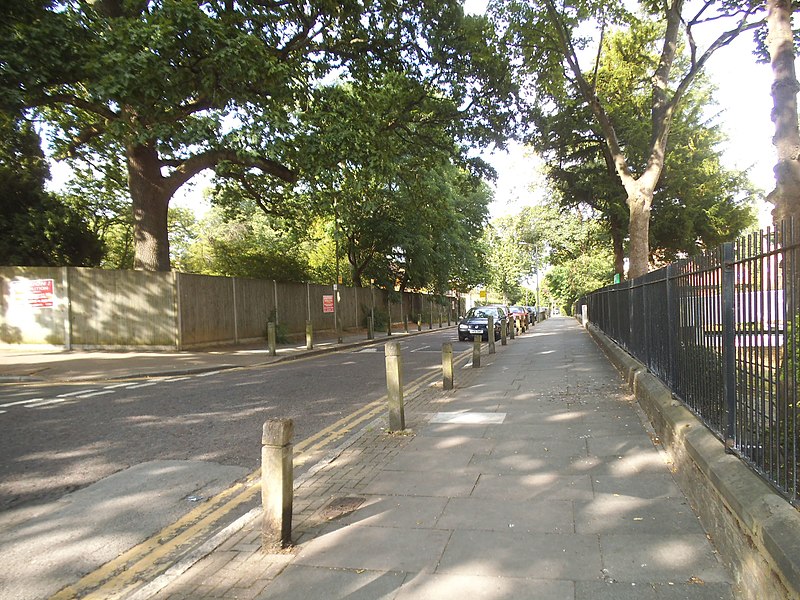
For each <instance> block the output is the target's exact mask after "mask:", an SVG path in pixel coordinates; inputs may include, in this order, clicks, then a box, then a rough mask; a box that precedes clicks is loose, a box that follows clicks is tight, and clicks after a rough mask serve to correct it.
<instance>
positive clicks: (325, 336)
mask: <svg viewBox="0 0 800 600" xmlns="http://www.w3.org/2000/svg"><path fill="white" fill-rule="evenodd" d="M436 329H437V328H436V326H435V325H434V330H436ZM427 331H430V330H429V329H428V327H427V326H425V327H423V329H422V332H421V333H425V332H427ZM416 333H418V332H417V329H416V325H414V326H413V328H412V329H410V333H409V334H408V335H414V334H416ZM405 335H407V334H405V333H403V332H402V331H398V330H395V331H394V334H393V337H398V338H399V337H402V336H405ZM331 336H332V332H320V333H317V334H316V337H315V340H314V347H313V349H312V350H308V349H307V348H306V344H305V342H303V343H300V342H298V343H294V344H282V345H279V346H278V348H277V356H270V355H269V351H268V349H267V343H266V341H264V342H255V343H248V344H238V345H231V346H215V347H210V348H200V349H195V350H186V351H180V352H146V351H142V352H133V351H131V352H128V351H118V352H114V351H103V350H96V351H94V350H73V351H66V350H63V351H62V350H45V351H42V350H26V349H24V348H19V349H17V348H2V349H0V384H2V383H23V382H37V381H47V382H77V381H103V380H114V379H129V378H137V377H161V376H174V375H188V374H192V373H203V372H208V371H214V370H219V369H230V368H236V367H253V366H257V365H265V364H269V363H273V362H280V361H284V360H292V359H295V358H302V357H307V356H310V355H314V354H321V353H324V352H334V351H336V350H341V349H344V348H349V347H353V346H363V345H367V344H370V343H385V342H386V341H387V340H389V339H391V338H389V337H388V336H387V335H386V332H376V333H375V339H374V340H372V341H370V340H367V339H366V332H364V331H357V332H347V333H345V334H344V335H343V336H342V343H341V344H338V343H337V339H336V338H335V337H331Z"/></svg>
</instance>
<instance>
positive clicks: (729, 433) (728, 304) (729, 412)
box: [722, 242, 736, 451]
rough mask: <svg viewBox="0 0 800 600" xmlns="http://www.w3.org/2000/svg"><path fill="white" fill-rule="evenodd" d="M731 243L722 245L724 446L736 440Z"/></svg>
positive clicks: (732, 261)
mask: <svg viewBox="0 0 800 600" xmlns="http://www.w3.org/2000/svg"><path fill="white" fill-rule="evenodd" d="M734 258H735V257H734V244H733V242H725V243H724V244H722V381H723V384H722V389H723V393H724V397H725V413H726V414H725V448H726V449H727V450H728V451H730V450H732V449H733V447H734V444H735V443H736V313H735V310H734V303H735V299H736V271H735V267H734Z"/></svg>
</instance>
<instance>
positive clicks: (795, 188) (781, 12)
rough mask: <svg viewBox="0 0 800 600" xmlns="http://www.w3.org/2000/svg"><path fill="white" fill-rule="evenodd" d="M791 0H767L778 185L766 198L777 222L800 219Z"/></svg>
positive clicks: (799, 139)
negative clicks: (770, 204)
mask: <svg viewBox="0 0 800 600" xmlns="http://www.w3.org/2000/svg"><path fill="white" fill-rule="evenodd" d="M793 7H794V5H793V4H792V3H791V2H789V1H788V0H767V25H768V29H769V34H768V35H767V39H766V42H767V51H768V52H769V57H770V62H771V64H772V74H773V84H772V99H773V109H772V120H773V122H774V123H775V137H774V138H773V141H774V144H775V148H776V150H777V155H778V156H777V159H778V160H777V163H776V165H775V189H774V190H773V191H772V192H771V193H770V195H769V196H768V197H767V199H768V200H769V201H770V202H772V203H773V204H774V205H775V208H774V211H773V218H774V220H775V221H776V222H779V221H781V220H788V219H789V218H794V222H795V226H797V224H799V223H800V127H799V126H798V119H797V92H798V90H800V85H798V82H797V75H796V73H795V67H794V59H795V47H794V35H793V31H792V9H793Z"/></svg>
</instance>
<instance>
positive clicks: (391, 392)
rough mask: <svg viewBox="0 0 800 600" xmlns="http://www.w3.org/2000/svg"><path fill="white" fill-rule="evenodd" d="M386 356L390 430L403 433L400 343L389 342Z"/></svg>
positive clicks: (404, 419) (404, 424) (403, 413)
mask: <svg viewBox="0 0 800 600" xmlns="http://www.w3.org/2000/svg"><path fill="white" fill-rule="evenodd" d="M385 354H386V399H387V402H388V405H389V430H390V431H403V430H404V429H405V428H406V416H405V411H404V409H403V355H402V354H401V353H400V343H399V342H388V343H387V344H386V346H385Z"/></svg>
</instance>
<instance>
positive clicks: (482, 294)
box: [481, 290, 486, 298]
mask: <svg viewBox="0 0 800 600" xmlns="http://www.w3.org/2000/svg"><path fill="white" fill-rule="evenodd" d="M481 298H486V290H481Z"/></svg>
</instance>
